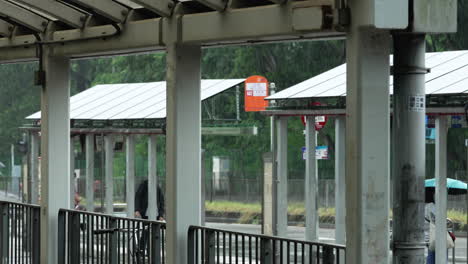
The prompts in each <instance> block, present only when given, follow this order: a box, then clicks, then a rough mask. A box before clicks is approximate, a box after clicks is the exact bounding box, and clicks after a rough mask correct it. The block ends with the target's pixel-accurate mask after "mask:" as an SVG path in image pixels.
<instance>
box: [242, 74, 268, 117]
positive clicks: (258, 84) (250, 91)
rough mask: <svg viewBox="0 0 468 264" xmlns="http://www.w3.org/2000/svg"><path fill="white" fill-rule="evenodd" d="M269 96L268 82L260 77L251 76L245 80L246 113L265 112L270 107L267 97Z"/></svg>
mask: <svg viewBox="0 0 468 264" xmlns="http://www.w3.org/2000/svg"><path fill="white" fill-rule="evenodd" d="M267 96H268V80H267V79H266V78H265V77H263V76H259V75H254V76H250V77H249V78H247V79H246V80H245V97H244V98H245V111H246V112H258V111H263V110H265V109H266V107H267V106H268V102H267V101H266V100H265V97H267Z"/></svg>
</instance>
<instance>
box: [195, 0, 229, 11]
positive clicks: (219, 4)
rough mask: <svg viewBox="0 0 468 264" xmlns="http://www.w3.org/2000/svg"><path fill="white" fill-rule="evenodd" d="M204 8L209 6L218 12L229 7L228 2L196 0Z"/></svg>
mask: <svg viewBox="0 0 468 264" xmlns="http://www.w3.org/2000/svg"><path fill="white" fill-rule="evenodd" d="M194 1H195V2H198V3H200V4H202V5H204V6H207V7H209V8H211V9H213V10H216V11H220V12H221V11H224V10H225V9H226V6H227V2H228V1H225V0H194Z"/></svg>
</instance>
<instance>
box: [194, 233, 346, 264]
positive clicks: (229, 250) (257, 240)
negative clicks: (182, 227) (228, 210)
mask: <svg viewBox="0 0 468 264" xmlns="http://www.w3.org/2000/svg"><path fill="white" fill-rule="evenodd" d="M344 256H345V246H342V245H336V244H324V243H315V242H308V241H301V240H292V239H287V238H279V237H272V236H265V235H254V234H248V233H240V232H232V231H226V230H220V229H214V228H207V227H200V226H191V227H190V228H189V233H188V259H189V264H198V263H200V264H201V263H203V264H205V263H206V264H214V263H229V264H231V263H235V264H240V263H242V264H245V263H249V264H252V263H262V264H283V263H284V264H286V263H288V264H289V263H294V264H299V263H301V264H302V263H304V264H305V263H307V264H320V263H323V264H340V263H345V259H344Z"/></svg>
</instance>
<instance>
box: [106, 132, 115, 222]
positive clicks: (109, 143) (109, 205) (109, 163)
mask: <svg viewBox="0 0 468 264" xmlns="http://www.w3.org/2000/svg"><path fill="white" fill-rule="evenodd" d="M104 149H105V153H106V154H105V156H106V160H105V174H106V185H105V186H106V188H105V189H106V197H105V200H106V202H105V212H106V214H113V213H114V136H113V135H112V134H108V135H106V136H105V137H104Z"/></svg>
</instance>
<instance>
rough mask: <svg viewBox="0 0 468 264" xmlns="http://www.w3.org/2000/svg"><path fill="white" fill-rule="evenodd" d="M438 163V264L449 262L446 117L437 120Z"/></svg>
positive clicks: (436, 195)
mask: <svg viewBox="0 0 468 264" xmlns="http://www.w3.org/2000/svg"><path fill="white" fill-rule="evenodd" d="M435 125H436V142H435V144H436V145H435V147H436V157H435V158H436V162H435V177H436V191H435V205H436V212H435V215H436V217H435V218H436V219H435V220H436V222H435V226H436V233H435V237H436V238H440V239H436V240H435V241H436V244H435V250H436V255H435V256H436V263H446V261H447V240H446V239H445V238H446V237H447V222H446V221H447V220H446V219H447V132H448V124H447V117H446V116H438V117H437V118H436V124H435Z"/></svg>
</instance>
